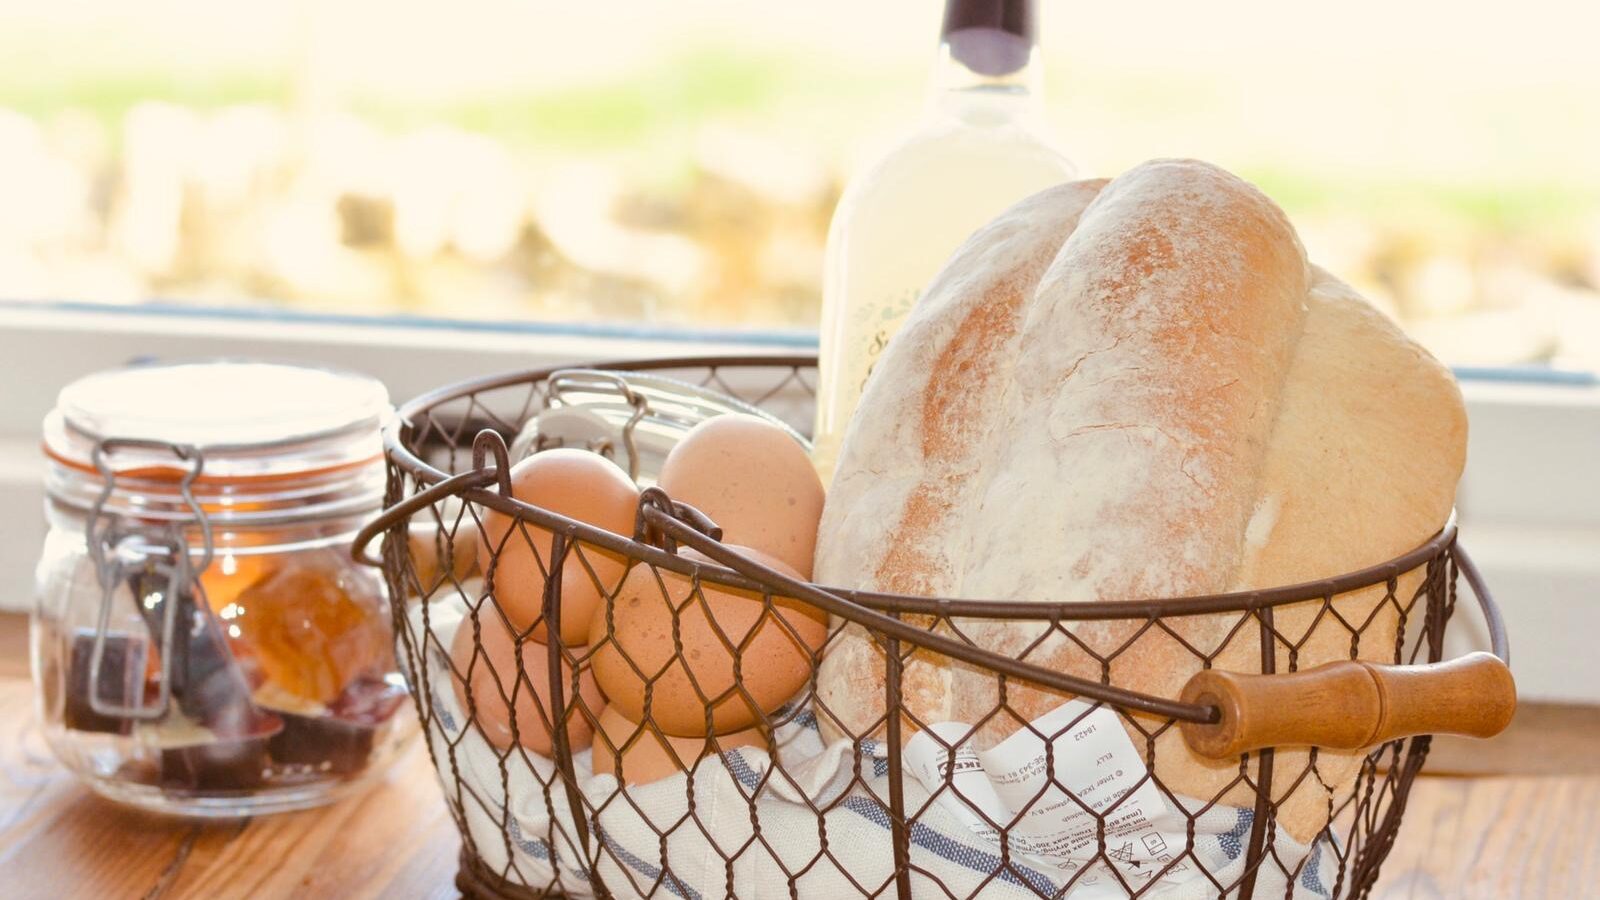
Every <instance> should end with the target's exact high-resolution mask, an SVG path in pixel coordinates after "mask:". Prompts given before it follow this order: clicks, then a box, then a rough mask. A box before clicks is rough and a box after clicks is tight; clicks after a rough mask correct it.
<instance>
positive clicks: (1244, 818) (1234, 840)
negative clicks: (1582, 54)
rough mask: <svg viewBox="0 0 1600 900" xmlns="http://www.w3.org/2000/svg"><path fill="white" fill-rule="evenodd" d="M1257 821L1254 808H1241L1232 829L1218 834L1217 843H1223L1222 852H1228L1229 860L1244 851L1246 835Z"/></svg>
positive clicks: (1236, 857)
mask: <svg viewBox="0 0 1600 900" xmlns="http://www.w3.org/2000/svg"><path fill="white" fill-rule="evenodd" d="M1255 822H1256V811H1255V810H1253V809H1242V808H1241V809H1240V810H1239V819H1238V821H1236V822H1234V823H1233V830H1232V831H1224V832H1223V833H1221V834H1219V835H1217V843H1218V844H1221V845H1222V852H1223V853H1225V854H1227V856H1228V861H1229V862H1232V861H1233V860H1236V859H1238V858H1239V854H1241V853H1243V852H1244V835H1245V832H1247V831H1249V830H1250V826H1251V825H1254V824H1255Z"/></svg>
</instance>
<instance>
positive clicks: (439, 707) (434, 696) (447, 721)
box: [428, 688, 456, 734]
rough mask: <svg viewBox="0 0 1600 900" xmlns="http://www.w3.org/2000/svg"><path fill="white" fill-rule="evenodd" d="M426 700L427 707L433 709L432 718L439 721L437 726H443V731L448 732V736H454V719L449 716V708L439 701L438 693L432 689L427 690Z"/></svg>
mask: <svg viewBox="0 0 1600 900" xmlns="http://www.w3.org/2000/svg"><path fill="white" fill-rule="evenodd" d="M428 700H429V701H430V703H429V705H430V706H432V707H433V714H434V716H435V717H436V718H437V719H438V720H439V724H440V725H443V726H444V730H445V731H447V732H449V733H450V734H455V733H456V717H455V716H452V715H450V707H448V706H445V705H444V703H443V702H442V701H440V700H439V694H438V692H437V691H434V690H433V689H432V688H429V690H428Z"/></svg>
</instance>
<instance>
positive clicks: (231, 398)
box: [44, 361, 390, 720]
mask: <svg viewBox="0 0 1600 900" xmlns="http://www.w3.org/2000/svg"><path fill="white" fill-rule="evenodd" d="M389 409H390V407H389V404H388V394H387V391H386V390H385V389H384V387H383V385H382V384H381V383H380V382H378V381H376V380H374V379H371V378H368V377H365V376H360V375H354V374H348V373H342V372H335V371H330V370H326V369H315V368H307V367H301V366H293V365H285V364H277V363H260V362H242V361H240V362H235V361H214V362H194V363H177V364H164V365H150V366H137V367H130V368H123V369H112V370H108V371H105V372H100V373H97V374H94V375H90V376H87V377H85V378H82V379H80V380H78V381H76V382H73V383H72V384H70V385H68V386H67V387H66V388H64V389H62V391H61V393H60V395H59V396H58V398H57V404H56V408H55V409H54V410H52V411H51V413H50V414H49V416H47V417H46V419H45V423H44V452H45V454H46V456H47V457H49V459H50V461H51V466H50V468H49V474H48V477H47V485H46V487H47V493H48V494H49V496H50V499H51V501H52V502H53V503H57V504H61V505H63V506H65V507H67V508H68V509H73V510H76V511H79V512H82V513H85V514H86V521H85V527H84V534H85V537H86V539H87V542H88V546H87V550H88V553H89V558H90V560H91V561H92V562H93V564H94V566H95V575H96V578H97V580H98V582H99V586H100V589H101V590H100V593H101V597H100V607H99V610H98V616H97V621H96V627H95V630H94V631H95V633H94V643H93V647H92V649H91V654H90V658H89V679H90V682H89V683H91V684H98V683H99V677H100V670H101V668H102V667H103V665H104V659H105V655H106V647H105V645H106V635H107V629H108V622H109V621H110V615H111V604H112V600H113V598H114V596H115V595H116V592H117V589H118V588H119V587H120V586H122V585H123V584H125V583H131V580H133V579H139V580H140V583H141V584H144V585H146V586H157V585H159V589H157V590H154V591H152V592H151V593H150V598H153V602H152V600H151V599H149V598H147V599H145V600H143V601H140V602H139V604H138V605H139V606H140V613H141V615H143V616H144V618H145V620H146V624H147V625H148V626H149V628H150V631H151V637H152V638H153V639H154V640H155V641H156V642H157V647H158V648H159V650H160V658H161V664H160V665H161V678H160V683H159V688H158V694H157V696H156V698H155V702H154V704H153V705H149V706H143V705H139V704H138V703H137V702H135V703H133V704H131V705H130V704H122V703H116V702H113V701H112V700H109V699H107V698H103V697H100V696H98V692H95V691H91V692H90V694H89V697H88V699H89V702H90V706H91V708H92V709H93V710H94V711H95V712H96V713H98V714H101V715H106V716H116V717H121V718H130V719H144V720H150V719H159V718H161V717H162V716H164V715H166V713H167V710H168V708H169V706H170V704H171V699H172V685H173V683H174V677H175V675H176V674H177V673H175V672H174V668H173V667H174V661H173V659H174V657H175V656H177V655H179V654H176V653H172V652H169V651H170V650H171V649H172V648H173V647H174V646H175V643H174V640H175V633H176V632H177V630H178V628H179V621H178V620H179V617H180V613H181V612H184V611H186V612H187V614H188V615H194V614H195V613H196V612H198V611H199V607H198V606H197V605H196V604H195V602H194V594H195V593H196V592H198V591H200V590H201V589H200V586H199V578H200V575H201V573H203V572H204V571H205V570H206V568H207V566H208V565H209V564H210V562H211V558H212V556H213V550H214V546H213V537H212V529H213V525H214V524H216V523H226V524H228V525H230V526H236V525H245V526H268V525H279V524H285V523H294V522H302V521H309V520H315V519H322V518H330V517H334V516H346V515H353V514H357V513H361V512H366V511H372V510H376V509H377V507H378V506H379V505H380V504H381V492H382V481H383V478H382V466H381V459H382V439H381V431H382V427H383V425H384V424H385V422H386V420H387V417H388V416H389ZM196 530H197V531H198V546H194V544H195V542H194V541H193V540H191V538H190V534H191V532H192V531H196ZM202 603H203V601H202ZM200 618H201V619H204V620H206V623H207V624H209V616H207V615H205V614H203V613H201V614H200ZM210 637H211V638H212V639H211V640H207V639H206V638H205V637H204V636H201V637H200V639H199V643H198V644H197V643H196V640H195V639H194V638H191V639H190V640H189V641H188V642H187V645H188V648H189V654H188V655H193V653H194V651H195V650H197V649H203V648H204V647H205V646H207V645H211V646H213V647H215V648H219V652H226V651H225V647H224V646H223V644H222V642H221V640H220V637H218V636H217V635H214V634H213V635H211V636H210ZM195 662H196V661H194V660H190V661H188V664H187V666H186V667H187V668H189V669H197V667H196V666H195V665H194V663H195ZM183 674H184V675H185V676H187V677H189V678H191V679H193V678H204V679H207V680H208V681H215V679H217V678H227V677H234V678H236V677H237V675H236V673H233V671H232V669H231V667H211V666H206V665H204V664H202V665H201V666H199V667H198V669H197V670H196V671H187V672H185V673H183ZM205 689H206V690H212V691H215V690H238V689H242V690H244V691H245V692H246V693H248V688H247V687H242V686H240V685H232V686H229V685H217V684H209V685H208V686H207V687H206V688H205Z"/></svg>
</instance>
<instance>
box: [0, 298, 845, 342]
mask: <svg viewBox="0 0 1600 900" xmlns="http://www.w3.org/2000/svg"><path fill="white" fill-rule="evenodd" d="M0 309H20V310H37V311H41V312H68V313H83V314H96V315H106V314H110V315H119V316H135V317H142V318H152V319H163V318H166V319H171V318H188V319H195V318H199V319H211V320H214V321H222V322H286V323H290V324H310V325H360V326H365V327H369V328H395V329H427V330H433V331H456V332H466V333H474V334H526V335H539V336H546V337H551V336H555V337H594V338H622V339H626V340H636V341H661V342H664V343H682V342H690V341H692V342H700V343H717V344H739V345H745V346H765V347H784V348H791V349H792V348H800V349H806V350H814V349H816V346H817V336H816V333H815V332H811V331H805V330H802V329H792V330H780V329H752V330H748V331H747V330H738V329H731V328H687V327H678V326H672V325H629V324H626V323H620V322H522V321H500V320H480V321H474V320H470V319H449V318H444V317H442V316H401V315H390V316H369V315H358V314H354V313H313V312H305V311H303V310H289V309H278V308H273V307H265V306H263V307H216V306H191V305H187V304H183V303H176V302H172V301H166V300H153V301H150V302H148V303H139V304H133V305H127V306H121V305H117V304H111V303H90V302H86V301H78V300H63V301H55V300H45V301H41V300H0Z"/></svg>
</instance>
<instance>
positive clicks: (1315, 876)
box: [1300, 835, 1332, 897]
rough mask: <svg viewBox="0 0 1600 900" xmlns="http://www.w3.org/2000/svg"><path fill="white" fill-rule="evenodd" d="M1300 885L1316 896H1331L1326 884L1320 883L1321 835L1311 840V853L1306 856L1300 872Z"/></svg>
mask: <svg viewBox="0 0 1600 900" xmlns="http://www.w3.org/2000/svg"><path fill="white" fill-rule="evenodd" d="M1300 885H1301V887H1304V888H1305V889H1306V890H1308V891H1310V892H1312V893H1313V894H1316V895H1317V896H1318V897H1331V896H1332V893H1331V892H1330V891H1329V890H1328V886H1327V885H1325V884H1323V883H1322V836H1321V835H1318V836H1317V839H1316V840H1314V841H1312V842H1311V855H1310V856H1309V857H1307V858H1306V867H1305V871H1303V872H1301V873H1300Z"/></svg>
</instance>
